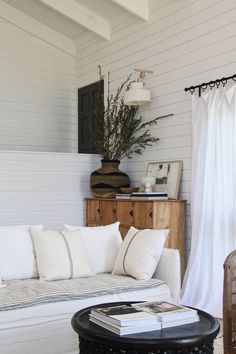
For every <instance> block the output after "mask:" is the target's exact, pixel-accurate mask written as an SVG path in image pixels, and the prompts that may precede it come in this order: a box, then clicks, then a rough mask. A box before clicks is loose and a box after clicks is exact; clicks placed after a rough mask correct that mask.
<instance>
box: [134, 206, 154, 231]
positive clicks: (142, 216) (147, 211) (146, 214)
mask: <svg viewBox="0 0 236 354" xmlns="http://www.w3.org/2000/svg"><path fill="white" fill-rule="evenodd" d="M134 226H135V227H137V228H138V229H147V228H151V229H152V228H153V203H152V202H150V203H149V202H145V203H137V202H136V203H135V205H134Z"/></svg>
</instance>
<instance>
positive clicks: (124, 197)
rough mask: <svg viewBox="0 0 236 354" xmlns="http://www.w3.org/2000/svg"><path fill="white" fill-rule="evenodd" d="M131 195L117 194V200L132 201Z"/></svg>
mask: <svg viewBox="0 0 236 354" xmlns="http://www.w3.org/2000/svg"><path fill="white" fill-rule="evenodd" d="M130 198H131V193H116V199H130Z"/></svg>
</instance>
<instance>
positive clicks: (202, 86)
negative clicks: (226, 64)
mask: <svg viewBox="0 0 236 354" xmlns="http://www.w3.org/2000/svg"><path fill="white" fill-rule="evenodd" d="M231 79H232V80H234V81H236V74H234V75H232V76H228V77H222V79H217V80H213V81H209V82H203V83H202V84H200V85H196V86H190V87H185V89H184V91H190V92H191V95H192V94H193V93H194V91H195V89H198V95H199V97H200V96H201V91H202V90H203V91H204V90H205V89H206V88H207V87H208V86H209V87H210V88H211V89H212V88H213V87H215V86H216V87H219V86H220V84H221V83H222V84H223V86H225V85H226V84H227V81H228V80H231Z"/></svg>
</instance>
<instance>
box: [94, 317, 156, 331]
mask: <svg viewBox="0 0 236 354" xmlns="http://www.w3.org/2000/svg"><path fill="white" fill-rule="evenodd" d="M89 320H90V321H91V322H93V323H95V324H97V325H98V326H101V327H103V328H105V329H107V330H108V331H111V332H113V333H116V334H118V335H120V336H122V335H126V334H132V333H142V332H150V331H156V330H158V329H161V323H160V322H157V321H156V322H155V323H153V324H139V325H130V326H119V325H115V324H112V323H109V322H105V321H103V320H101V319H99V318H98V317H96V316H93V315H92V314H90V316H89Z"/></svg>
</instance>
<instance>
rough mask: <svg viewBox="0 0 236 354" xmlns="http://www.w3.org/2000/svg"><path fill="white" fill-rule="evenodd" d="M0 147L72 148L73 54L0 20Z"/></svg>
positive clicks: (74, 139)
mask: <svg viewBox="0 0 236 354" xmlns="http://www.w3.org/2000/svg"><path fill="white" fill-rule="evenodd" d="M0 46H1V53H0V150H23V151H51V152H76V151H77V116H76V96H77V95H76V90H75V58H74V57H72V56H71V55H69V54H66V53H65V52H63V51H61V50H59V49H57V48H55V47H54V46H53V45H50V44H49V43H47V42H46V39H45V41H43V40H41V39H39V38H36V37H34V36H33V35H31V34H30V33H28V32H26V31H24V30H21V29H20V28H19V27H17V26H14V25H13V24H11V23H9V22H7V21H5V20H3V19H1V20H0Z"/></svg>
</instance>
